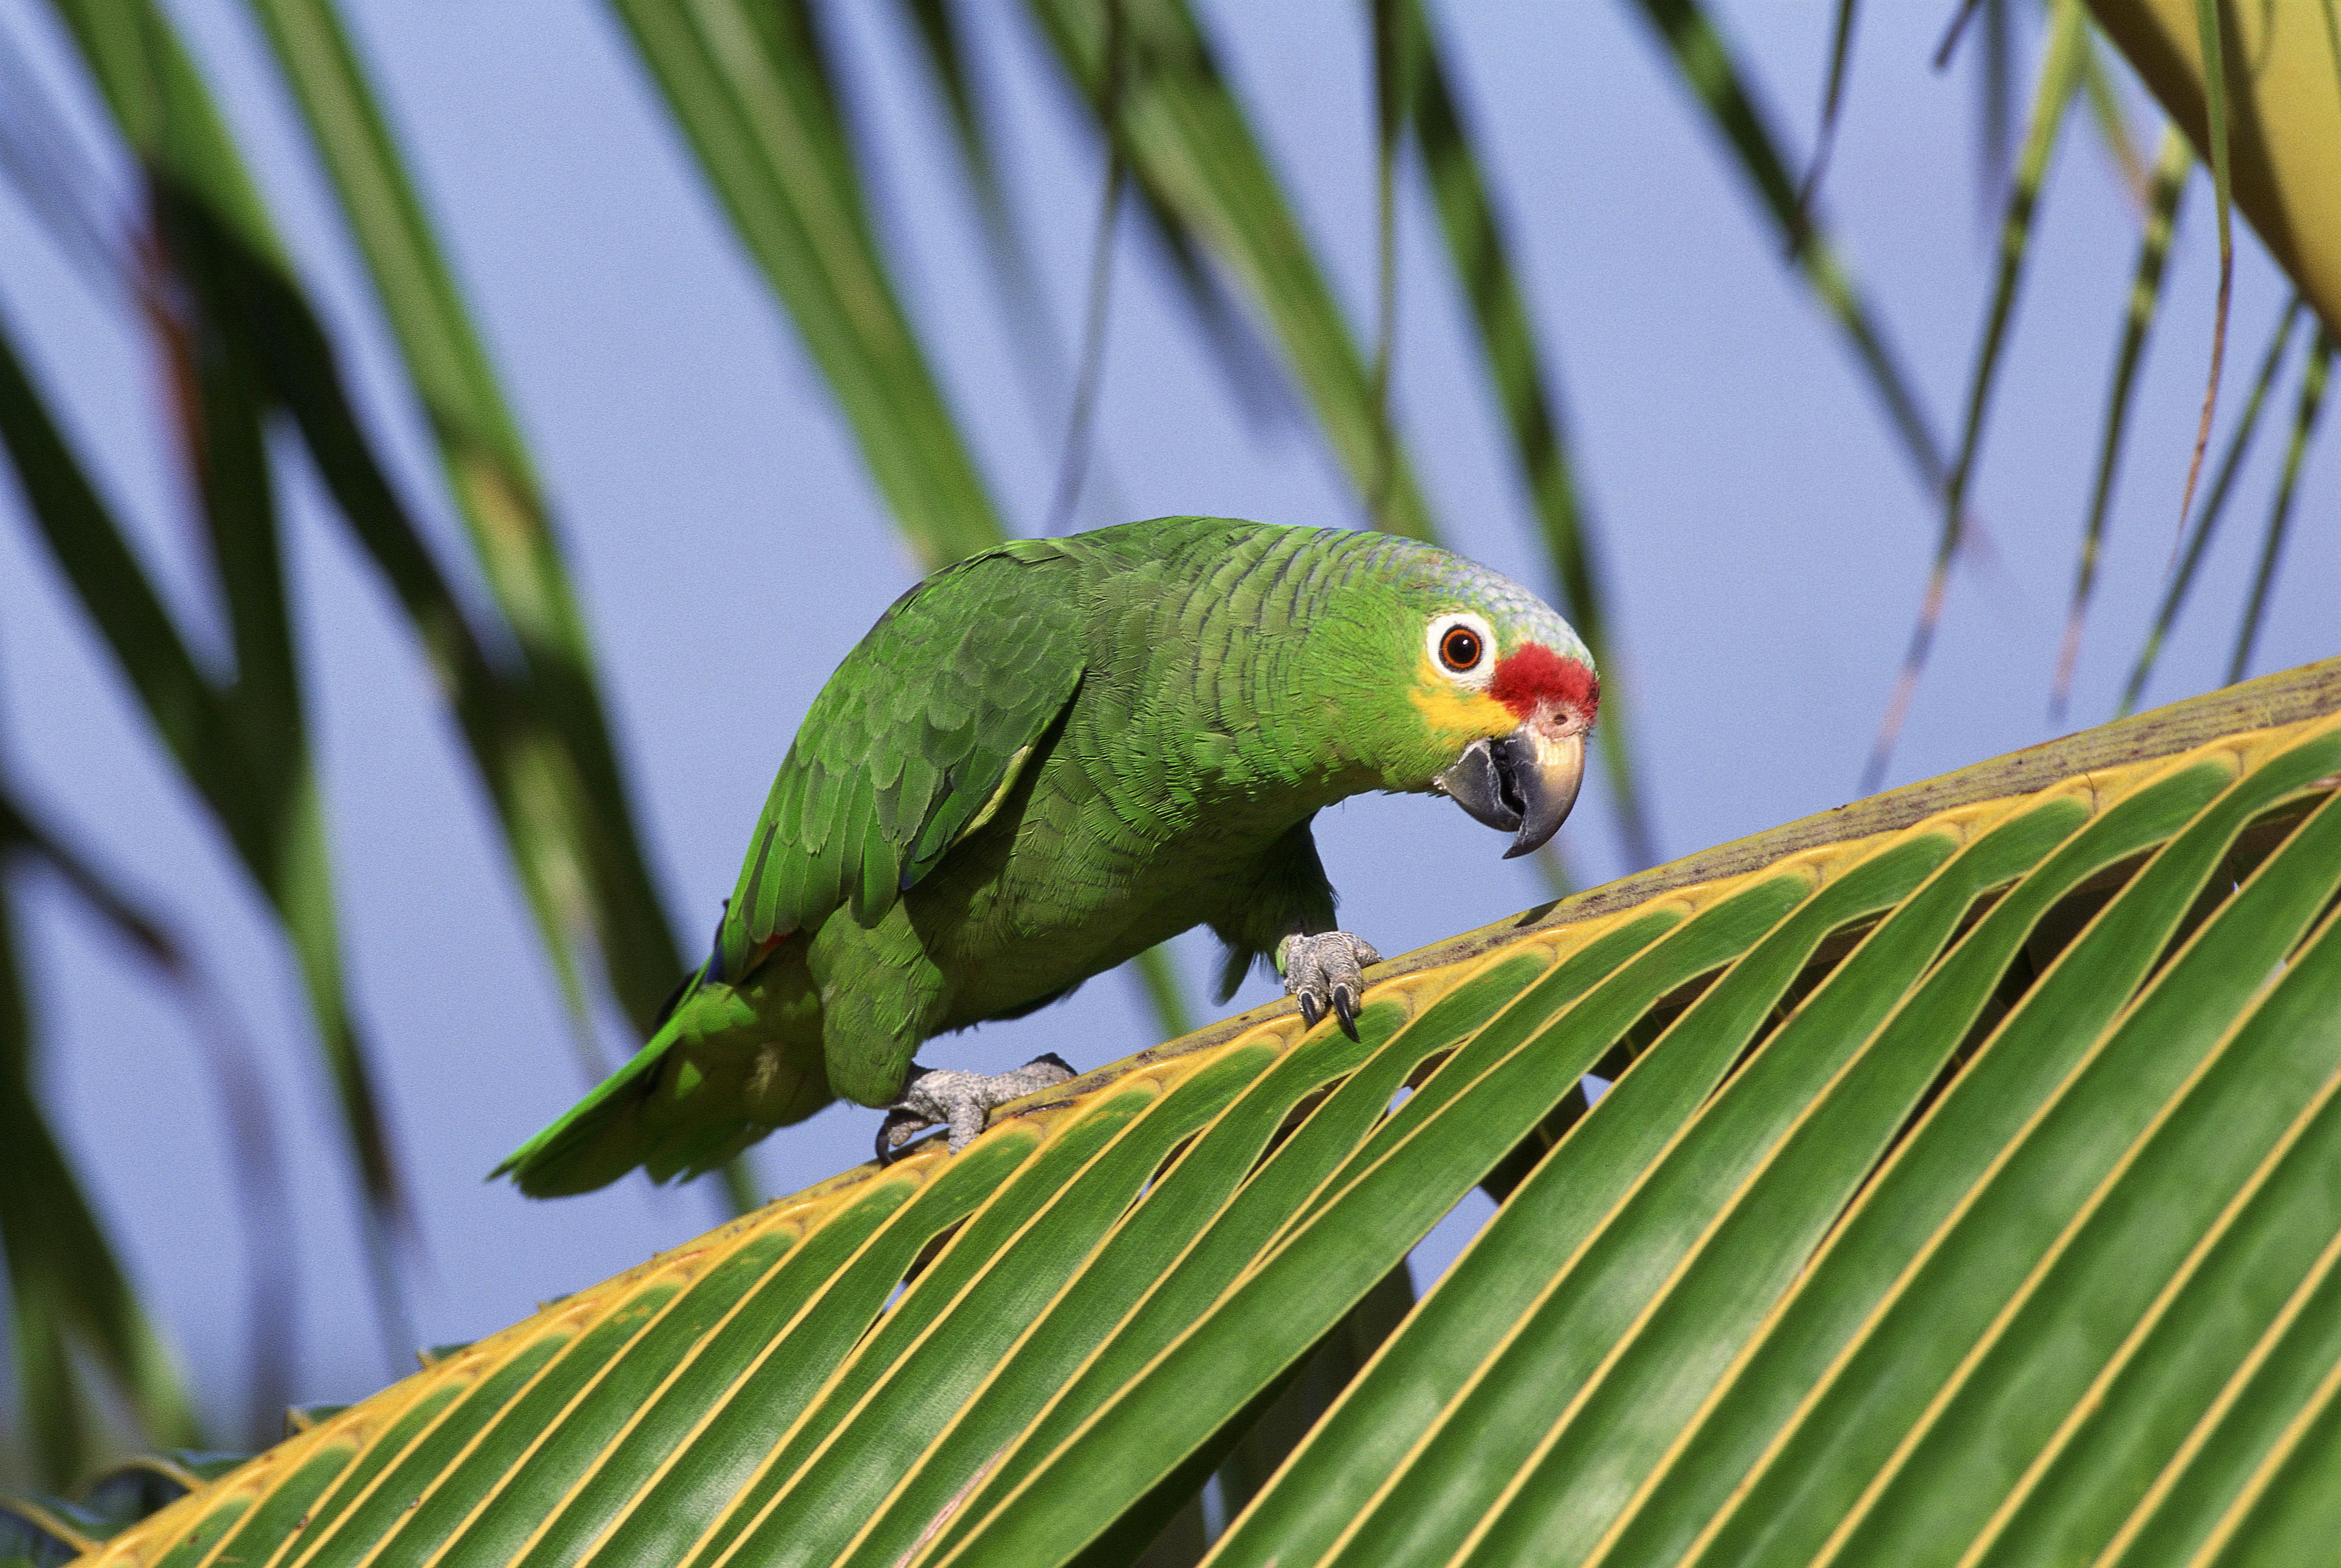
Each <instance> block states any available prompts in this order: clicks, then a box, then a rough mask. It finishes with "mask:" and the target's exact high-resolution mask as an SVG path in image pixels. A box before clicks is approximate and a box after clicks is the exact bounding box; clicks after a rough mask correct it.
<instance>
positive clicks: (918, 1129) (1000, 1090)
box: [878, 1053, 1073, 1165]
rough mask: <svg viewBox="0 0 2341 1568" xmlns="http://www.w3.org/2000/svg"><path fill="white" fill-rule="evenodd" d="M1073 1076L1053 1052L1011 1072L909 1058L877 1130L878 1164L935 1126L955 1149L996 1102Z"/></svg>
mask: <svg viewBox="0 0 2341 1568" xmlns="http://www.w3.org/2000/svg"><path fill="white" fill-rule="evenodd" d="M1071 1076H1073V1070H1072V1068H1071V1067H1070V1066H1068V1065H1067V1064H1066V1063H1065V1060H1064V1058H1063V1057H1061V1056H1059V1055H1057V1054H1054V1053H1051V1054H1048V1055H1046V1056H1035V1057H1033V1058H1032V1060H1031V1061H1030V1062H1027V1063H1025V1064H1024V1065H1022V1066H1021V1067H1019V1068H1017V1069H1016V1070H1015V1071H1014V1072H1012V1073H994V1074H983V1073H961V1072H959V1071H957V1070H955V1069H953V1068H950V1067H921V1066H919V1065H918V1064H915V1063H913V1064H911V1077H910V1080H909V1082H907V1083H905V1084H903V1085H902V1098H901V1099H899V1100H897V1101H895V1102H894V1103H893V1104H892V1105H889V1106H887V1107H886V1120H885V1123H884V1124H882V1126H880V1127H879V1129H878V1163H879V1164H882V1165H883V1164H891V1163H892V1161H893V1160H894V1159H895V1158H896V1157H897V1156H899V1155H900V1154H901V1153H902V1146H903V1145H904V1144H908V1143H909V1142H910V1141H911V1139H913V1138H915V1137H917V1136H918V1135H919V1134H921V1133H924V1132H925V1131H927V1129H929V1128H930V1127H934V1126H938V1125H940V1126H944V1127H948V1128H949V1129H950V1130H951V1136H950V1148H951V1153H952V1154H958V1153H959V1152H960V1151H961V1149H964V1148H966V1147H967V1146H968V1145H969V1144H971V1143H973V1142H974V1141H975V1136H976V1134H979V1133H981V1132H982V1131H983V1122H984V1118H985V1117H986V1116H988V1115H989V1114H991V1111H992V1109H993V1108H994V1107H995V1106H1000V1105H1005V1104H1008V1102H1009V1101H1011V1100H1021V1099H1022V1098H1023V1097H1024V1096H1025V1095H1027V1094H1033V1093H1035V1092H1036V1091H1038V1090H1041V1089H1045V1088H1047V1087H1049V1085H1051V1084H1061V1083H1063V1082H1065V1080H1067V1079H1068V1078H1071Z"/></svg>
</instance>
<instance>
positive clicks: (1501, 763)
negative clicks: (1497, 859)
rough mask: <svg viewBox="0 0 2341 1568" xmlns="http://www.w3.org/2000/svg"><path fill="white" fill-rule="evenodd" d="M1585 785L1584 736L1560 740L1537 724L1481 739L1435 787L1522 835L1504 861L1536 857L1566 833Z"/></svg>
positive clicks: (1505, 829) (1483, 817)
mask: <svg viewBox="0 0 2341 1568" xmlns="http://www.w3.org/2000/svg"><path fill="white" fill-rule="evenodd" d="M1584 782H1585V735H1584V733H1583V732H1582V731H1578V732H1576V733H1574V734H1566V735H1561V736H1559V737H1554V736H1551V735H1547V734H1539V732H1538V730H1537V728H1536V726H1535V725H1534V724H1522V725H1521V726H1520V727H1519V728H1518V729H1516V730H1514V731H1513V732H1512V733H1511V734H1508V735H1499V736H1498V737H1496V738H1495V739H1493V740H1477V741H1473V742H1472V743H1471V744H1469V745H1468V746H1466V747H1465V748H1464V749H1463V754H1462V755H1461V756H1459V757H1458V758H1456V759H1455V764H1454V765H1453V766H1452V767H1450V768H1449V769H1448V770H1447V771H1446V772H1445V773H1443V774H1439V776H1438V777H1437V778H1435V779H1433V780H1431V783H1432V784H1435V785H1437V786H1438V788H1439V790H1440V791H1442V792H1443V793H1445V794H1449V795H1451V796H1453V797H1454V800H1455V804H1458V805H1459V806H1461V807H1462V808H1463V809H1464V810H1465V811H1468V812H1469V813H1470V814H1472V815H1473V816H1475V817H1478V818H1479V820H1480V821H1481V822H1484V823H1486V824H1488V825H1489V827H1492V828H1498V829H1500V830H1501V831H1503V832H1505V833H1511V832H1512V831H1513V830H1514V829H1518V830H1519V834H1518V836H1516V837H1515V838H1514V839H1513V840H1512V847H1511V848H1509V849H1508V850H1506V851H1504V858H1505V859H1506V860H1510V859H1512V858H1513V857H1514V856H1516V855H1523V854H1534V853H1535V852H1536V851H1538V850H1539V849H1541V848H1543V847H1544V844H1545V841H1546V840H1547V839H1549V838H1550V837H1551V836H1552V835H1553V834H1555V833H1558V832H1559V830H1560V824H1562V823H1563V822H1564V821H1566V820H1567V819H1568V816H1569V807H1571V806H1573V805H1575V804H1577V790H1578V786H1579V784H1583V783H1584Z"/></svg>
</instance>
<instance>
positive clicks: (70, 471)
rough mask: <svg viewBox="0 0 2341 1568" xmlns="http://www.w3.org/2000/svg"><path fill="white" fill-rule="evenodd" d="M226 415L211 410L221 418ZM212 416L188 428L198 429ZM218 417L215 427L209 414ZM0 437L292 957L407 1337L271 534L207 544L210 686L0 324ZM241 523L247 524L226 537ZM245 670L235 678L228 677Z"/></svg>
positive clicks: (33, 508)
mask: <svg viewBox="0 0 2341 1568" xmlns="http://www.w3.org/2000/svg"><path fill="white" fill-rule="evenodd" d="M231 374H232V373H231ZM223 385H224V383H223ZM188 390H189V391H190V392H191V393H194V392H195V389H193V388H190V389H188ZM212 390H214V391H216V390H218V387H216V386H215V387H214V388H213V389H212ZM196 395H201V394H200V393H197V394H196ZM190 412H191V413H192V412H194V410H193V407H192V405H191V407H190ZM226 412H227V411H224V410H223V411H221V413H222V414H223V415H224V414H226ZM211 423H213V422H212V421H206V423H205V424H204V425H203V426H200V427H199V428H200V429H203V430H205V431H207V430H208V429H209V427H210V424H211ZM217 423H219V424H223V425H224V424H225V419H224V417H223V418H222V419H220V420H219V421H217ZM231 439H232V438H231ZM0 444H5V447H6V449H7V451H8V454H9V457H10V460H11V461H12V463H13V464H14V465H15V472H16V476H17V480H18V482H19V484H21V485H22V487H23V490H24V493H25V504H26V510H27V511H28V512H29V513H30V514H31V515H32V517H33V520H34V522H35V524H36V525H37V526H38V528H39V529H40V531H41V533H42V535H43V537H44V539H45V541H46V543H47V544H48V547H49V550H50V553H51V555H52V556H53V558H54V559H55V561H56V563H57V564H58V566H59V568H60V569H61V570H62V572H63V573H64V574H65V579H66V581H67V583H68V584H71V586H72V587H73V590H74V593H75V596H76V597H77V598H78V599H79V600H80V602H81V604H82V606H83V608H84V610H85V612H86V613H87V614H88V615H89V616H90V618H91V620H92V621H93V622H94V623H95V625H96V628H97V630H98V632H99V634H101V635H102V636H103V637H104V638H105V641H106V644H107V645H108V646H109V647H110V648H111V649H112V650H113V653H114V655H115V660H116V662H117V664H119V665H120V667H121V669H122V671H123V674H125V677H126V678H127V679H128V680H129V683H130V684H131V686H132V688H133V689H134V691H135V692H136V693H137V694H138V696H139V698H140V700H141V702H142V704H144V707H145V709H146V713H147V716H148V719H149V720H150V722H151V723H153V724H154V728H155V731H156V733H157V734H160V735H161V736H162V738H163V740H164V744H166V745H167V746H168V747H169V748H170V750H171V752H172V754H173V755H174V759H175V760H176V761H177V763H178V764H179V766H180V769H181V771H182V772H183V773H184V774H185V775H186V777H187V779H188V782H189V783H190V784H193V785H194V789H195V791H196V793H197V794H198V795H200V796H201V797H202V799H203V801H204V804H205V805H206V807H207V808H208V809H209V810H210V811H211V813H212V814H213V815H214V817H215V818H216V819H217V820H218V822H219V824H220V825H221V827H222V828H223V829H224V831H225V833H226V834H227V837H228V839H229V842H230V843H231V844H234V847H235V849H236V851H237V854H238V856H239V858H241V859H242V860H243V862H244V866H245V869H246V870H247V872H248V873H249V874H251V876H252V878H253V880H254V883H255V884H258V885H259V887H260V888H261V890H262V892H263V893H264V894H266V896H267V897H268V899H269V901H270V903H271V904H272V905H273V906H274V908H275V909H276V911H277V914H278V917H279V919H280V920H282V921H283V922H284V926H285V930H286V933H287V935H288V936H289V937H290V938H291V940H292V943H293V947H294V954H295V955H296V956H297V957H298V959H299V960H300V966H301V973H302V975H303V978H304V981H305V983H306V989H307V992H308V999H309V1005H310V1009H311V1012H312V1014H313V1016H314V1018H315V1021H316V1024H317V1029H318V1035H319V1043H320V1044H321V1045H322V1046H323V1048H324V1056H325V1061H326V1064H327V1066H328V1068H329V1070H330V1073H331V1075H332V1079H333V1083H334V1089H335V1093H336V1096H337V1099H338V1101H339V1104H340V1107H341V1112H342V1118H343V1125H344V1132H345V1134H346V1135H347V1137H348V1139H349V1141H350V1146H351V1149H352V1152H353V1154H354V1155H355V1157H356V1160H357V1164H358V1167H359V1171H360V1174H361V1175H362V1177H363V1179H364V1180H363V1187H364V1199H365V1201H364V1208H363V1213H362V1219H363V1220H364V1229H365V1232H366V1233H367V1234H368V1236H369V1237H370V1238H371V1243H370V1245H369V1248H368V1252H369V1255H370V1257H371V1258H372V1259H373V1261H374V1266H375V1283H376V1287H377V1296H378V1303H379V1305H380V1307H381V1310H382V1313H383V1316H384V1333H385V1335H386V1336H389V1337H391V1338H392V1339H393V1342H395V1341H396V1340H399V1339H403V1338H405V1337H408V1336H406V1335H405V1334H404V1333H403V1327H402V1326H401V1323H400V1318H401V1315H402V1313H401V1308H400V1306H399V1304H398V1296H397V1293H396V1289H395V1286H394V1283H393V1282H392V1280H391V1277H390V1274H389V1272H388V1271H389V1266H390V1265H389V1258H388V1254H387V1252H386V1248H387V1246H388V1230H389V1228H390V1227H391V1226H393V1225H394V1224H395V1223H399V1222H400V1220H401V1219H402V1217H403V1185H402V1183H400V1181H399V1179H398V1176H397V1171H396V1164H395V1161H394V1158H393V1153H392V1145H391V1140H390V1136H389V1134H388V1132H387V1129H386V1127H385V1125H384V1119H383V1114H382V1109H381V1105H380V1101H379V1096H378V1095H377V1094H376V1092H375V1090H374V1084H373V1074H372V1069H371V1067H370V1065H369V1064H368V1061H367V1057H366V1053H365V1051H364V1046H363V1044H362V1042H361V1039H360V1036H359V1034H358V1030H357V1025H356V1023H355V1020H354V1016H353V1014H352V1013H351V1011H350V1009H349V1006H348V1003H347V998H346V994H345V992H344V984H343V979H342V974H341V967H340V946H339V939H338V936H337V934H336V925H335V915H334V898H333V892H332V882H331V871H330V865H329V863H328V861H327V858H326V854H325V847H324V821H323V817H322V814H321V810H320V804H319V801H318V798H317V793H316V781H315V777H314V773H313V771H312V769H311V766H310V764H309V760H308V757H307V754H306V750H305V747H304V746H303V745H302V744H301V742H300V733H299V726H298V724H297V718H295V717H291V716H288V715H290V714H294V712H295V710H291V709H288V708H287V707H286V706H285V703H286V696H285V687H286V683H285V680H284V676H283V674H281V671H280V672H279V673H278V674H275V675H274V676H273V677H272V675H271V674H270V671H269V667H268V666H269V664H270V662H271V660H272V659H279V660H283V659H289V658H290V654H289V650H288V651H285V652H284V653H282V654H272V653H271V651H270V644H272V643H273V642H275V641H277V640H278V639H279V638H280V637H281V636H282V635H283V634H282V632H281V631H280V629H279V628H280V627H281V625H282V624H283V623H282V622H281V621H280V620H279V619H278V617H277V615H276V614H274V613H272V612H271V611H270V610H268V609H267V608H266V607H265V606H264V604H260V603H258V600H259V598H260V597H261V596H262V593H263V580H264V579H265V578H266V577H267V576H268V575H269V574H270V573H271V571H272V570H273V567H272V564H270V563H269V562H267V561H266V560H264V559H262V554H263V552H264V550H265V549H266V548H267V546H268V545H269V544H273V539H272V538H265V537H264V538H258V539H256V538H255V537H254V534H255V533H256V532H257V531H258V530H259V529H261V528H263V527H264V526H265V522H264V518H245V519H240V520H234V521H231V522H230V523H228V524H226V530H227V532H226V534H225V536H224V538H223V539H222V542H221V544H220V547H219V554H220V555H221V556H222V558H223V564H224V567H226V568H227V569H230V570H233V571H235V572H237V573H238V574H240V575H241V581H240V582H239V583H238V584H236V585H235V586H234V587H232V588H228V589H227V590H226V591H227V593H228V594H230V596H231V604H230V615H231V623H232V626H233V629H234V631H235V633H236V643H237V652H238V654H240V655H244V654H248V655H249V656H251V657H252V658H253V659H254V661H255V664H254V681H253V684H252V685H251V686H250V687H249V688H244V687H243V685H242V683H241V681H239V682H238V683H237V684H236V685H235V686H233V687H227V688H215V687H214V685H213V684H211V682H210V681H208V680H207V679H206V678H205V677H204V674H203V673H202V671H201V669H200V668H199V667H198V665H197V664H196V662H195V660H194V656H193V655H192V654H190V653H189V652H188V650H187V647H186V645H185V644H184V641H183V640H182V639H181V637H180V635H179V633H178V630H177V628H176V626H175V625H174V624H173V622H172V620H171V618H170V615H169V614H168V612H167V611H165V610H164V607H163V601H162V598H161V596H160V595H159V594H157V593H156V592H155V591H154V586H153V584H151V583H150V582H149V581H148V580H147V577H146V574H145V572H144V568H143V567H142V566H141V565H140V564H138V561H137V557H136V556H135V555H134V554H133V553H132V551H131V550H130V547H129V545H128V544H126V543H125V540H124V539H123V536H122V534H121V531H120V529H119V528H118V527H117V526H116V524H115V522H114V520H113V518H112V516H111V515H110V514H109V513H108V512H107V510H106V507H105V503H104V502H102V501H101V500H100V499H99V498H98V494H97V492H96V490H95V488H94V487H93V486H92V485H91V484H90V483H89V480H88V479H87V477H86V476H85V474H84V473H83V471H82V468H81V465H80V464H79V463H78V462H77V461H76V460H75V457H74V455H73V454H72V452H71V451H70V449H69V448H68V447H67V446H66V445H65V441H64V438H63V437H62V435H61V434H59V433H58V431H57V428H56V426H55V423H54V422H53V421H52V420H51V419H50V417H49V414H48V412H47V410H46V409H45V407H44V406H43V405H42V403H41V400H40V397H39V394H37V393H36V392H35V390H34V387H33V385H32V383H31V381H30V380H29V379H28V378H27V376H26V375H25V370H24V366H23V365H22V362H21V361H20V360H19V359H18V357H17V355H16V352H15V347H14V345H13V344H12V343H11V342H10V341H9V339H8V337H7V335H6V333H5V329H0ZM213 455H215V456H216V457H217V458H218V459H219V461H218V462H217V463H215V464H207V466H206V473H205V476H204V481H203V483H204V487H205V494H206V499H207V500H208V499H212V498H214V496H216V495H217V494H219V490H220V487H222V486H224V485H227V484H234V483H241V484H247V485H248V484H250V483H251V481H252V474H251V470H250V468H249V465H248V464H249V456H248V451H247V454H245V462H246V466H244V468H243V469H241V470H238V469H234V468H231V467H230V464H232V463H234V461H235V459H236V457H237V456H238V454H237V453H236V452H235V451H234V449H233V446H231V445H224V447H223V449H222V450H221V451H220V452H219V453H217V454H213ZM246 525H248V529H247V530H246V531H242V532H239V531H238V530H239V529H241V528H245V527H246ZM238 674H239V676H241V675H242V674H244V672H243V671H241V670H239V672H238Z"/></svg>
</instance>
